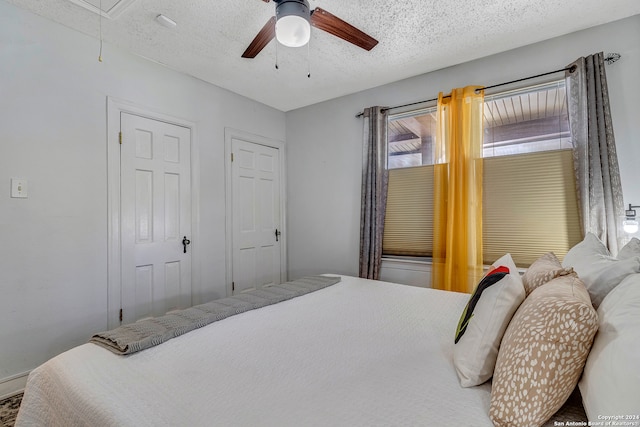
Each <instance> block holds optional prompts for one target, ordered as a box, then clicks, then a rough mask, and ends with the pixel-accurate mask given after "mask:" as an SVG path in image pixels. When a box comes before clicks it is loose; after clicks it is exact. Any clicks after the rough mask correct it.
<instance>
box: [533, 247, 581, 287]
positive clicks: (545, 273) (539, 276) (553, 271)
mask: <svg viewBox="0 0 640 427" xmlns="http://www.w3.org/2000/svg"><path fill="white" fill-rule="evenodd" d="M571 273H573V269H572V268H571V267H569V268H564V267H562V264H560V260H558V257H556V255H555V254H554V253H553V252H547V253H546V254H544V255H542V256H541V257H540V258H538V259H537V260H535V261H534V262H533V264H531V266H530V267H529V268H528V269H527V271H525V272H524V275H523V276H522V284H523V285H524V290H525V291H526V292H527V295H529V294H530V293H531V292H533V290H534V289H536V288H538V287H540V286H542V285H544V284H545V283H547V282H549V281H551V280H553V279H555V278H556V277H560V276H566V275H567V274H571Z"/></svg>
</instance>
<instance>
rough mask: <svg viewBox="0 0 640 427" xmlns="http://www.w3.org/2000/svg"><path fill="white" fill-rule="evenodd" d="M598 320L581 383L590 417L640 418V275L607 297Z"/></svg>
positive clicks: (592, 419)
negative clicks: (631, 416) (636, 416)
mask: <svg viewBox="0 0 640 427" xmlns="http://www.w3.org/2000/svg"><path fill="white" fill-rule="evenodd" d="M598 319H599V327H598V333H597V335H596V338H595V340H594V342H593V347H592V348H591V353H590V354H589V358H588V359H587V363H586V365H585V368H584V373H583V374H582V379H581V380H580V383H579V387H580V393H581V394H582V402H583V404H584V409H585V411H586V413H587V416H588V417H589V420H590V421H602V419H601V418H598V417H599V416H603V415H619V414H622V415H640V397H639V396H640V274H631V275H629V276H627V277H626V278H625V279H624V280H623V281H622V282H621V283H620V285H618V286H617V287H616V288H615V289H614V290H613V291H611V293H609V295H607V297H606V298H605V299H604V300H603V301H602V304H600V307H599V308H598ZM622 421H624V420H622ZM632 421H634V422H638V421H639V420H632Z"/></svg>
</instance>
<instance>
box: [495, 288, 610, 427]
mask: <svg viewBox="0 0 640 427" xmlns="http://www.w3.org/2000/svg"><path fill="white" fill-rule="evenodd" d="M597 330H598V315H597V314H596V311H595V310H594V308H593V306H592V305H591V300H590V299H589V293H588V292H587V290H586V288H585V286H584V284H583V283H582V282H581V281H580V279H578V277H577V276H575V275H567V276H562V277H558V278H556V279H554V280H552V281H550V282H549V283H547V284H546V285H545V286H541V287H539V288H538V289H535V290H534V291H533V292H532V293H531V295H529V296H528V297H527V298H526V299H525V300H524V302H523V303H522V304H521V305H520V308H518V311H516V314H515V315H514V316H513V318H512V319H511V323H510V324H509V326H508V327H507V331H506V332H505V335H504V338H503V339H502V343H501V345H500V351H499V353H498V360H497V361H496V368H495V371H494V374H493V383H492V388H491V406H490V408H489V416H490V417H491V420H492V421H493V423H494V424H495V425H496V426H497V427H506V426H532V427H533V426H541V425H543V424H544V423H545V421H547V420H548V419H549V418H550V417H551V416H552V415H553V414H554V413H555V412H556V411H557V410H558V409H560V407H561V406H562V405H563V404H564V402H565V401H566V400H567V398H568V397H569V396H570V395H571V392H572V391H573V390H574V388H575V387H576V384H577V383H578V379H579V378H580V374H581V373H582V369H583V368H584V365H585V362H586V360H587V356H588V355H589V351H590V349H591V344H592V343H593V337H594V335H595V333H596V331H597Z"/></svg>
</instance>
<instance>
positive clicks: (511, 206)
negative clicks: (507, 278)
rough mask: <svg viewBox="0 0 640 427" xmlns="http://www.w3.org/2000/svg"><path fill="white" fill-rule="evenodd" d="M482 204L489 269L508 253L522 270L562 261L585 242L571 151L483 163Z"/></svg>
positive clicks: (531, 154) (536, 154) (547, 152)
mask: <svg viewBox="0 0 640 427" xmlns="http://www.w3.org/2000/svg"><path fill="white" fill-rule="evenodd" d="M482 199H483V206H482V208H483V213H482V229H483V237H482V240H483V256H484V261H485V264H491V263H492V262H493V261H495V260H497V259H498V258H500V257H501V256H502V255H504V254H505V253H507V252H508V253H511V256H512V257H513V259H514V261H515V262H516V264H517V265H518V266H520V267H528V266H529V265H531V263H532V262H533V261H535V260H536V259H537V258H538V257H540V255H542V254H544V253H546V252H549V251H551V252H554V253H555V254H556V255H557V256H558V258H560V259H562V258H563V257H564V255H565V254H566V253H567V251H568V250H569V249H570V248H571V247H572V246H574V245H575V244H577V243H578V242H580V241H581V240H582V237H581V234H582V232H581V229H580V219H579V214H578V201H577V193H576V185H575V176H574V173H573V157H572V151H571V150H570V149H568V150H555V151H543V152H537V153H528V154H519V155H513V156H504V157H492V158H488V159H485V160H484V186H483V197H482Z"/></svg>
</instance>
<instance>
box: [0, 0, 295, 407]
mask: <svg viewBox="0 0 640 427" xmlns="http://www.w3.org/2000/svg"><path fill="white" fill-rule="evenodd" d="M97 56H98V42H97V41H96V40H94V39H92V38H89V37H87V36H84V35H82V34H80V33H78V32H75V31H72V30H70V29H68V28H65V27H63V26H60V25H58V24H54V23H52V22H50V21H47V20H44V19H42V18H40V17H38V16H36V15H33V14H31V13H30V12H26V11H23V10H21V9H18V8H16V7H14V6H11V5H8V4H6V3H5V2H2V1H0V386H1V385H2V383H3V380H6V379H8V378H11V377H13V376H15V375H18V374H20V373H23V372H26V371H28V370H30V369H32V368H34V367H36V366H37V365H39V364H40V363H42V362H44V361H45V360H47V359H48V358H50V357H52V356H54V355H56V354H58V353H60V352H62V351H64V350H67V349H69V348H70V347H72V346H75V345H78V344H81V343H84V342H86V341H87V340H88V339H89V338H90V336H91V335H92V334H93V333H95V332H98V331H100V330H104V329H106V327H107V162H106V159H107V157H106V99H107V96H111V97H115V98H118V99H121V100H126V101H130V102H133V103H136V104H139V105H142V106H146V107H149V108H151V109H153V110H156V111H158V112H162V113H165V114H169V115H172V116H176V117H179V118H183V119H185V120H188V121H191V122H195V123H196V124H197V141H195V143H196V144H197V145H198V147H199V155H200V156H199V163H200V164H199V170H200V188H201V194H200V210H199V217H200V235H199V236H193V238H192V240H194V242H195V241H198V243H199V248H200V258H201V260H202V263H201V271H200V276H201V278H202V282H201V283H196V284H194V286H195V287H196V289H195V291H196V295H195V298H196V300H209V299H212V298H215V297H221V296H225V294H226V289H225V205H224V188H225V184H224V177H225V175H224V163H223V162H224V156H223V155H224V128H225V127H232V128H235V129H240V130H243V131H246V132H250V133H254V134H259V135H262V136H265V137H268V138H272V139H277V140H284V138H285V114H284V113H282V112H280V111H277V110H275V109H272V108H269V107H266V106H264V105H262V104H259V103H257V102H254V101H251V100H249V99H247V98H244V97H241V96H239V95H236V94H233V93H231V92H229V91H226V90H223V89H220V88H218V87H215V86H212V85H210V84H207V83H204V82H202V81H200V80H197V79H194V78H191V77H187V76H185V75H183V74H180V73H177V72H174V71H171V70H168V69H167V68H165V67H163V66H161V65H158V64H155V63H152V62H150V61H147V60H144V59H141V58H138V57H135V56H133V55H129V54H127V53H124V52H122V51H120V50H118V49H116V48H114V47H112V46H110V45H105V48H104V52H103V59H104V62H103V63H98V61H97ZM11 177H19V178H24V179H26V180H28V183H29V198H28V199H12V198H10V197H9V196H10V188H9V183H10V178H11ZM2 394H3V393H2V388H1V387H0V395H2Z"/></svg>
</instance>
